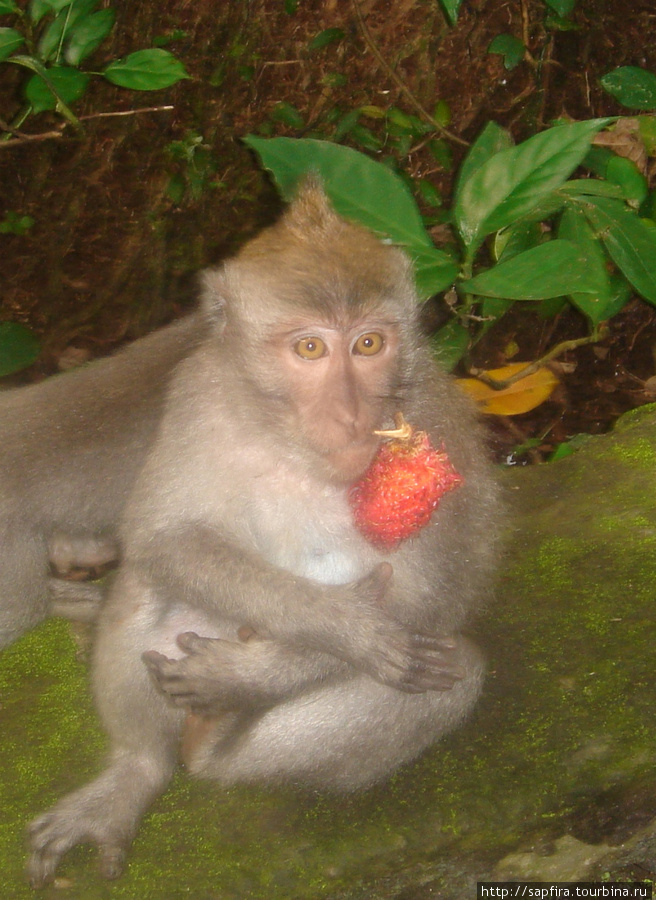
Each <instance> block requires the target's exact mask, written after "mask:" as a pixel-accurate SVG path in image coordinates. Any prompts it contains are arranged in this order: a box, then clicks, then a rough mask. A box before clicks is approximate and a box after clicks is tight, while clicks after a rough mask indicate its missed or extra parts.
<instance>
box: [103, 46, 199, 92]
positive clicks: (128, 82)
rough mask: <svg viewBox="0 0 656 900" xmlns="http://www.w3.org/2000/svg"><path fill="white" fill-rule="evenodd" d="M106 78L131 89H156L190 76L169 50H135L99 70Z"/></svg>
mask: <svg viewBox="0 0 656 900" xmlns="http://www.w3.org/2000/svg"><path fill="white" fill-rule="evenodd" d="M102 74H103V75H104V76H105V78H106V79H107V81H111V83H112V84H117V85H118V86H119V87H126V88H130V89H131V90H133V91H159V90H161V89H162V88H167V87H171V85H173V84H177V82H178V81H181V80H182V79H183V78H189V75H187V72H186V70H185V67H184V66H183V65H182V63H181V62H180V61H179V60H177V59H176V58H175V56H173V54H172V53H169V51H168V50H162V49H159V48H155V49H152V50H137V51H136V53H131V54H130V55H129V56H125V57H124V58H123V59H116V60H114V62H112V63H110V64H109V65H108V66H107V68H106V69H105V70H104V71H103V73H102Z"/></svg>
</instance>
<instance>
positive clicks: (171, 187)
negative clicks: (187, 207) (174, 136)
mask: <svg viewBox="0 0 656 900" xmlns="http://www.w3.org/2000/svg"><path fill="white" fill-rule="evenodd" d="M166 150H167V152H168V154H169V156H170V157H171V159H172V160H173V161H174V162H175V164H176V168H177V171H176V172H175V173H174V174H173V175H172V176H171V178H170V179H169V183H168V185H167V188H166V193H167V196H168V197H169V199H170V200H172V201H173V203H175V204H176V205H180V204H181V203H182V202H183V201H184V200H185V198H186V197H189V198H190V199H191V200H199V199H200V197H201V196H202V195H203V194H204V193H205V191H206V190H208V189H215V188H218V187H220V186H221V183H220V182H219V181H217V180H216V179H215V177H214V176H215V175H216V172H217V169H218V161H217V160H216V158H215V157H214V155H213V154H212V150H211V148H210V146H209V145H208V144H207V143H206V141H205V139H204V138H203V136H202V134H198V133H197V132H196V131H188V132H187V133H186V134H185V135H184V137H183V138H182V140H180V141H172V142H171V143H170V144H168V146H167V147H166Z"/></svg>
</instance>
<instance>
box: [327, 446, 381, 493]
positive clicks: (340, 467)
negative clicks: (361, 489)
mask: <svg viewBox="0 0 656 900" xmlns="http://www.w3.org/2000/svg"><path fill="white" fill-rule="evenodd" d="M379 444H380V439H379V438H377V437H375V436H374V435H371V436H370V437H368V438H367V439H366V440H361V441H353V442H351V443H350V444H347V445H345V446H344V447H340V448H339V449H335V450H329V451H328V452H326V453H325V454H324V458H325V460H326V462H327V464H328V466H329V469H330V472H331V475H332V477H333V478H334V479H335V480H336V481H339V482H341V483H344V484H350V483H351V482H353V481H357V479H358V478H359V477H360V476H361V475H362V474H363V473H364V471H365V470H366V469H367V467H368V466H369V463H370V462H371V460H372V459H373V458H374V456H375V454H376V451H377V450H378V446H379Z"/></svg>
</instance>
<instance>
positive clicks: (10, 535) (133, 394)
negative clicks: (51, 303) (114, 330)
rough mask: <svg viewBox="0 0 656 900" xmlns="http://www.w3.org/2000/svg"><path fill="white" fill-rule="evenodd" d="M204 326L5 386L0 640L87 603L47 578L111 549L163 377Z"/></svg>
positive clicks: (80, 588)
mask: <svg viewBox="0 0 656 900" xmlns="http://www.w3.org/2000/svg"><path fill="white" fill-rule="evenodd" d="M204 330H205V321H204V318H203V314H202V312H201V313H196V314H194V315H191V316H189V317H187V318H186V319H183V320H181V321H180V322H177V323H175V324H173V325H171V326H169V327H167V328H164V329H162V330H160V331H159V332H156V333H155V334H153V335H151V336H149V337H147V338H143V339H142V340H140V341H136V342H135V343H134V344H132V345H131V346H129V347H128V348H127V349H125V350H122V351H121V352H119V353H117V354H116V355H115V356H112V357H108V358H107V359H103V360H98V361H97V362H94V363H91V364H90V365H88V366H84V367H82V368H80V369H77V370H75V371H73V372H68V373H66V374H63V375H58V376H56V377H55V378H49V379H48V380H46V381H43V382H41V383H40V384H37V385H33V386H30V387H23V388H16V389H11V390H6V391H1V392H0V647H3V646H5V645H6V644H8V643H10V642H11V641H12V640H14V639H15V638H16V637H18V636H19V635H20V634H21V633H22V632H24V631H26V630H27V629H28V628H30V627H31V626H33V625H36V624H37V623H38V622H40V621H41V620H42V619H43V618H44V617H45V616H46V615H48V614H49V613H50V612H56V613H60V612H61V613H65V614H72V615H77V614H78V613H79V614H81V615H86V614H87V613H86V612H85V610H86V609H87V607H88V606H89V604H91V605H93V599H92V598H93V597H94V593H93V592H92V591H89V590H88V589H87V588H85V586H84V585H72V584H63V583H61V582H58V581H57V580H56V579H50V577H49V574H50V563H51V562H52V563H53V564H54V566H55V569H56V570H59V571H62V570H65V568H66V566H67V565H69V564H70V563H72V562H78V563H79V564H83V565H96V564H98V563H100V562H105V561H109V559H111V558H112V557H113V556H114V555H115V554H116V548H115V540H114V539H115V536H116V527H117V524H118V519H119V516H120V514H121V512H122V511H123V507H124V505H125V501H126V499H127V497H128V495H129V492H130V489H131V487H132V485H133V484H134V480H135V477H136V475H137V472H138V471H139V469H140V468H141V466H142V465H143V463H144V461H145V458H146V451H147V449H148V447H149V446H150V444H151V443H152V441H153V438H154V434H155V429H156V427H157V424H158V422H159V420H160V418H161V414H162V406H163V400H164V394H165V390H166V384H167V379H168V377H169V375H170V373H171V371H172V370H173V368H174V367H175V365H176V364H177V363H178V362H179V361H180V360H181V359H182V358H183V357H186V356H188V355H189V353H190V352H191V351H192V350H193V348H194V346H195V345H196V344H197V343H198V341H199V340H200V338H201V336H202V335H203V333H204ZM71 596H74V597H75V596H76V597H77V598H78V600H74V601H73V602H72V603H68V602H67V601H68V598H69V597H71ZM87 601H88V602H87ZM74 610H75V611H74Z"/></svg>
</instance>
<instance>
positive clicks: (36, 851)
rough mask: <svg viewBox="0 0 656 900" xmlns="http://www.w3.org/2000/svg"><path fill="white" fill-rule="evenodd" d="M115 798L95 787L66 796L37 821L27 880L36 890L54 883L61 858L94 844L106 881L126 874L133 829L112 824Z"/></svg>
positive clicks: (31, 830) (32, 827) (32, 829)
mask: <svg viewBox="0 0 656 900" xmlns="http://www.w3.org/2000/svg"><path fill="white" fill-rule="evenodd" d="M111 807H112V798H111V797H108V796H105V795H104V794H100V793H98V791H97V787H96V785H95V784H93V785H88V786H87V787H86V788H82V790H80V791H76V792H75V793H73V794H69V796H68V797H64V799H63V800H60V802H59V803H57V804H56V805H55V806H53V807H52V809H50V810H49V811H48V812H46V813H44V814H43V815H41V816H39V817H38V818H36V819H35V820H34V821H33V822H32V823H31V824H30V826H29V828H28V832H29V837H30V845H31V848H32V853H31V855H30V857H29V859H28V862H27V878H28V880H29V883H30V885H31V886H32V887H33V888H39V887H43V885H45V884H47V882H49V881H52V879H53V877H54V874H55V871H56V869H57V866H58V865H59V862H60V860H61V858H62V857H63V856H64V854H65V853H67V852H68V851H69V850H70V849H71V848H72V847H75V846H76V845H77V844H83V843H93V844H96V845H97V846H98V848H99V851H100V858H99V863H98V868H99V871H100V874H101V875H102V876H103V878H117V877H118V876H119V875H120V874H121V872H122V871H123V866H124V863H125V856H126V851H127V848H128V846H129V845H130V843H131V841H132V828H126V827H121V826H118V825H116V823H114V822H112V821H111Z"/></svg>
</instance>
